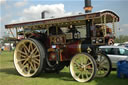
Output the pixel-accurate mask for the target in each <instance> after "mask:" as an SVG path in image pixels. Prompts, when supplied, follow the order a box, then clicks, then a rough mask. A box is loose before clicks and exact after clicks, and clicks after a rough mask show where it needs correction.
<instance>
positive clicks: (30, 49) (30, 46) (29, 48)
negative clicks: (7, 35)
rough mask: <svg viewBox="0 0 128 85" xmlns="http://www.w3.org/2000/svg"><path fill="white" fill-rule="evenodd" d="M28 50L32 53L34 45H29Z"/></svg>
mask: <svg viewBox="0 0 128 85" xmlns="http://www.w3.org/2000/svg"><path fill="white" fill-rule="evenodd" d="M28 50H29V52H31V51H32V50H33V47H32V43H30V44H29V47H28Z"/></svg>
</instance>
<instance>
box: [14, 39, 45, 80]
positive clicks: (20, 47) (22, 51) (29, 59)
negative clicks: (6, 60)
mask: <svg viewBox="0 0 128 85" xmlns="http://www.w3.org/2000/svg"><path fill="white" fill-rule="evenodd" d="M44 58H45V49H44V47H43V46H42V45H41V43H40V42H39V41H37V40H35V39H24V40H21V41H20V42H19V43H18V44H17V46H16V48H15V51H14V65H15V68H16V70H17V71H18V73H19V74H20V75H22V76H24V77H33V76H37V75H38V74H39V73H40V72H41V71H42V69H43V66H44Z"/></svg>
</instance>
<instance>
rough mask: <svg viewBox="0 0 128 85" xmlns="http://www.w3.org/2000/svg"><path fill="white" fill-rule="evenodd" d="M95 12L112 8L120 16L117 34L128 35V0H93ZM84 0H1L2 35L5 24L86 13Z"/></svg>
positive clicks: (0, 29)
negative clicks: (43, 14) (42, 13)
mask: <svg viewBox="0 0 128 85" xmlns="http://www.w3.org/2000/svg"><path fill="white" fill-rule="evenodd" d="M92 6H93V12H95V11H100V10H104V9H110V10H113V11H114V12H116V13H117V14H118V15H119V16H120V23H118V25H119V27H118V28H117V35H128V0H92ZM83 7H84V0H0V37H1V36H3V35H4V34H5V32H6V30H5V28H4V25H5V24H9V23H17V22H24V21H31V20H38V19H40V18H41V12H42V11H45V10H47V11H49V13H48V14H47V16H46V17H51V16H54V17H61V16H68V15H74V14H78V13H80V12H82V13H84V10H83ZM119 28H120V30H118V29H119Z"/></svg>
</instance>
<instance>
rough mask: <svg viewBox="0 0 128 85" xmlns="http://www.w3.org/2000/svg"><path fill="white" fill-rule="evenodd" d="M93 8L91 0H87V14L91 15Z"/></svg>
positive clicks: (85, 8)
mask: <svg viewBox="0 0 128 85" xmlns="http://www.w3.org/2000/svg"><path fill="white" fill-rule="evenodd" d="M92 8H93V7H92V6H91V0H85V7H84V10H85V13H90V12H91V11H92Z"/></svg>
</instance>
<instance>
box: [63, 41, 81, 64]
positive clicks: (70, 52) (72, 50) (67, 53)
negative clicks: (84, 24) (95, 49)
mask: <svg viewBox="0 0 128 85" xmlns="http://www.w3.org/2000/svg"><path fill="white" fill-rule="evenodd" d="M79 44H81V42H80V41H79V40H77V41H75V42H72V43H70V44H68V45H66V47H65V48H64V49H63V52H62V53H61V55H62V61H66V60H70V59H71V58H72V56H74V55H75V54H77V53H80V50H79Z"/></svg>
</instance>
